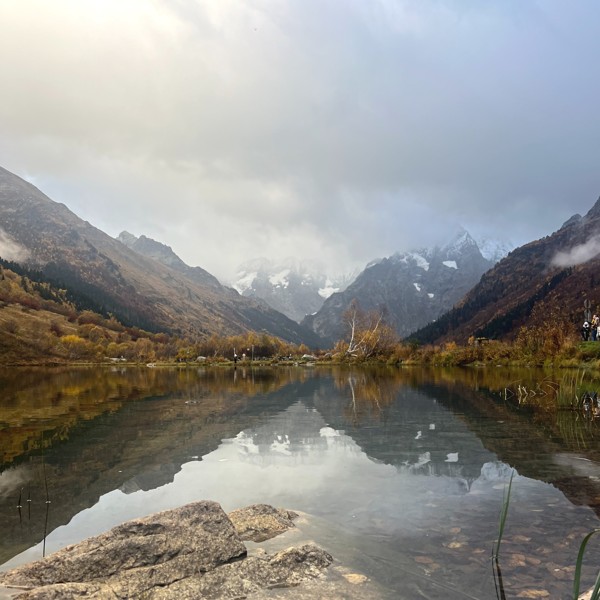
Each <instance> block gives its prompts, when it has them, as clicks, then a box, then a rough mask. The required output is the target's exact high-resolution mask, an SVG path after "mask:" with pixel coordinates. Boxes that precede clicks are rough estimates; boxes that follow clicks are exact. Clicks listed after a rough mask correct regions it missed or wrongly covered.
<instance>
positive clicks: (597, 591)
mask: <svg viewBox="0 0 600 600" xmlns="http://www.w3.org/2000/svg"><path fill="white" fill-rule="evenodd" d="M598 532H600V529H594V530H593V531H590V533H588V534H587V535H586V536H585V537H584V538H583V542H581V546H580V547H579V553H578V555H577V563H576V565H575V579H574V581H573V600H577V599H578V598H579V587H580V583H581V568H582V566H583V556H584V554H585V549H586V547H587V544H588V542H589V541H590V539H591V538H592V536H594V535H595V534H597V533H598ZM599 598H600V571H599V572H598V576H597V577H596V583H595V585H594V589H593V590H592V595H591V596H590V597H589V600H598V599H599Z"/></svg>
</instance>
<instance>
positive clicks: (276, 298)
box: [232, 257, 348, 322]
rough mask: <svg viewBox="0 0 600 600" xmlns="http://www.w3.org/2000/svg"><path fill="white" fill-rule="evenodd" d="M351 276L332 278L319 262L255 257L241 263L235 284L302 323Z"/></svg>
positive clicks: (244, 293)
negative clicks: (272, 259)
mask: <svg viewBox="0 0 600 600" xmlns="http://www.w3.org/2000/svg"><path fill="white" fill-rule="evenodd" d="M347 283H348V279H347V278H344V277H332V276H329V275H327V274H326V273H325V272H324V268H323V267H322V265H320V264H319V263H318V262H317V261H310V260H299V259H297V258H294V257H290V258H286V259H285V260H283V261H281V262H275V261H271V260H268V259H266V258H255V259H252V260H249V261H247V262H245V263H244V264H243V265H240V267H238V270H237V278H236V280H235V282H233V284H232V287H233V288H234V289H236V290H237V291H238V292H239V293H240V294H242V295H243V296H253V297H257V298H262V299H263V300H265V302H267V303H268V304H269V305H270V306H271V307H273V308H275V309H276V310H278V311H280V312H282V313H283V314H285V315H287V316H288V317H290V318H291V319H294V320H295V321H298V322H300V321H301V320H302V319H303V318H304V317H305V316H306V315H307V314H312V313H314V312H316V311H318V310H319V308H320V307H321V305H322V304H323V301H324V300H325V299H326V298H328V297H329V296H331V295H332V294H333V293H335V292H337V291H340V290H341V289H343V288H345V287H346V285H347Z"/></svg>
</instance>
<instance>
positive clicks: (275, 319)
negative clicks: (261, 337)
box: [0, 168, 321, 346]
mask: <svg viewBox="0 0 600 600" xmlns="http://www.w3.org/2000/svg"><path fill="white" fill-rule="evenodd" d="M148 243H149V242H148V241H147V240H142V242H141V244H140V245H146V244H148ZM136 244H137V242H136ZM150 245H152V244H150ZM0 257H1V258H4V259H7V260H12V261H15V262H18V263H21V264H27V265H29V266H31V267H33V268H36V269H38V270H40V271H42V272H43V273H44V275H45V276H46V277H48V278H51V279H53V280H55V281H58V282H60V283H61V284H62V285H63V286H64V287H68V288H70V289H73V290H75V291H76V292H77V294H78V295H79V296H85V297H87V298H88V300H89V302H90V304H91V305H92V306H90V307H91V308H92V309H94V310H97V311H98V312H100V313H101V314H108V313H111V314H114V315H115V317H116V318H117V319H119V320H120V321H122V322H123V323H125V324H128V325H135V326H138V327H141V328H143V329H147V330H149V331H170V332H174V333H179V334H190V335H195V336H208V335H210V334H213V333H215V334H219V335H233V334H237V333H242V332H244V331H248V330H255V331H263V330H264V331H267V332H268V333H270V334H272V335H276V336H278V337H281V338H282V339H284V340H287V341H291V342H295V343H301V342H303V343H306V344H307V345H309V346H318V345H320V344H321V341H320V340H319V338H318V337H317V336H315V335H314V333H312V332H310V331H307V330H306V329H304V328H302V327H301V326H299V325H298V324H297V323H295V322H294V321H292V320H291V319H289V318H287V317H286V316H284V315H282V314H281V313H278V312H277V311H275V310H273V309H272V308H270V307H269V306H268V305H267V304H266V303H264V302H261V301H258V300H256V299H251V298H243V297H241V296H240V295H239V294H238V293H237V292H236V291H235V290H233V289H230V288H227V287H224V286H221V285H220V284H219V283H218V281H217V280H216V279H215V278H214V277H212V276H211V275H210V274H208V273H206V272H205V271H204V270H202V269H199V270H196V269H193V268H191V267H187V265H185V264H179V263H178V262H177V261H176V260H174V259H173V264H171V265H168V264H164V262H160V261H158V260H155V258H156V257H152V258H151V257H149V256H148V255H145V254H141V253H140V252H138V251H135V250H132V249H131V248H129V247H128V246H126V245H125V244H123V243H121V242H120V241H118V240H115V239H113V238H111V237H110V236H108V235H107V234H105V233H104V232H102V231H100V230H99V229H97V228H96V227H93V226H92V225H90V224H89V223H88V222H86V221H83V220H82V219H80V218H79V217H77V215H75V214H74V213H72V212H71V211H70V210H69V209H68V208H67V207H66V206H64V205H63V204H59V203H56V202H54V201H52V200H50V198H48V197H47V196H46V195H44V194H43V193H42V192H41V191H40V190H38V189H37V188H36V187H35V186H33V185H31V184H30V183H27V182H26V181H24V180H23V179H21V178H20V177H18V176H16V175H14V174H12V173H10V172H9V171H7V170H5V169H2V168H0Z"/></svg>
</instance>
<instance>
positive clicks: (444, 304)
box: [303, 229, 493, 342]
mask: <svg viewBox="0 0 600 600" xmlns="http://www.w3.org/2000/svg"><path fill="white" fill-rule="evenodd" d="M492 265H493V262H492V261H491V260H488V259H486V258H484V257H483V256H482V253H481V250H480V249H479V246H478V245H477V243H476V242H475V240H474V239H473V238H472V237H471V236H470V235H469V233H468V232H467V231H465V230H464V229H463V230H460V231H458V232H457V233H456V234H455V235H454V236H453V237H452V238H451V239H450V240H449V241H448V243H446V244H445V245H444V246H442V247H434V248H421V249H418V250H414V251H411V252H403V253H396V254H394V255H392V256H390V257H388V258H383V259H381V260H377V261H374V262H372V263H370V264H369V265H368V266H367V267H366V268H365V270H364V271H363V272H362V273H360V274H359V275H358V277H357V278H356V279H355V281H354V282H353V283H352V284H350V285H349V286H348V287H347V289H346V290H345V291H343V292H339V293H335V294H333V295H332V296H331V297H329V298H328V299H327V300H326V301H325V303H324V304H323V307H322V308H321V309H320V310H319V311H318V312H317V313H316V314H315V315H310V316H308V317H306V319H304V321H303V324H304V325H306V326H307V327H310V328H311V329H312V330H313V331H314V332H316V333H318V334H319V335H320V336H322V337H324V338H326V339H327V340H329V341H330V342H333V341H335V340H337V339H342V338H343V337H344V336H345V335H346V334H347V333H348V332H347V327H346V325H345V323H344V321H343V316H344V313H345V312H346V310H347V309H348V308H349V306H350V304H351V303H352V302H353V301H356V302H358V305H359V307H360V308H361V309H362V310H364V311H367V312H368V311H377V312H379V313H382V314H383V315H384V318H385V321H386V322H387V323H388V324H389V325H390V326H391V327H393V328H394V329H395V331H396V332H397V333H398V334H399V335H400V336H402V337H406V336H408V335H409V334H411V333H412V332H414V331H416V330H417V329H419V328H420V327H423V326H424V325H426V324H428V323H430V322H431V321H434V320H435V319H437V318H438V317H439V316H440V315H442V314H443V313H445V312H446V311H448V310H450V308H452V306H453V305H454V304H455V303H457V302H458V301H459V300H460V299H461V298H462V297H463V296H464V295H465V294H466V293H467V292H468V291H469V290H470V289H471V288H472V287H473V286H474V285H475V284H476V283H477V282H478V281H479V279H480V278H481V276H482V275H483V273H485V272H486V271H487V270H488V269H489V268H490V267H492Z"/></svg>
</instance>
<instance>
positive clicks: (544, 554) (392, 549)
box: [0, 366, 600, 600]
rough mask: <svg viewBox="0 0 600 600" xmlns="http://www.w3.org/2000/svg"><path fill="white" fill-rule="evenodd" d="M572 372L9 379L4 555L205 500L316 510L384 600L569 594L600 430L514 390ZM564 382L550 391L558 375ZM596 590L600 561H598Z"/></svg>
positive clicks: (113, 370)
mask: <svg viewBox="0 0 600 600" xmlns="http://www.w3.org/2000/svg"><path fill="white" fill-rule="evenodd" d="M561 376H562V375H561V374H560V373H558V374H552V373H546V372H541V371H535V370H522V371H512V370H508V369H504V368H496V369H422V368H417V367H410V368H409V367H404V368H400V369H398V368H389V369H349V368H348V369H333V368H332V369H328V368H321V367H318V368H310V367H298V366H289V367H276V368H272V369H260V368H251V367H244V366H241V367H240V366H238V367H237V368H236V369H233V368H232V369H227V368H213V369H211V368H182V369H167V368H164V369H163V368H154V369H152V368H131V367H123V368H121V367H107V368H80V369H66V368H65V369H52V370H51V369H20V368H19V369H17V368H15V369H7V370H2V371H0V385H1V388H0V389H1V390H2V391H1V392H0V564H1V565H2V567H1V568H2V569H3V570H6V569H8V568H10V567H13V566H15V565H17V564H21V563H23V562H27V561H30V560H34V559H38V558H41V557H42V555H43V554H44V553H46V554H48V553H50V552H52V551H54V550H57V549H59V548H62V547H64V546H65V545H67V544H70V543H73V542H76V541H79V540H81V539H83V538H86V537H89V536H91V535H95V534H98V533H100V532H102V531H105V530H106V529H109V528H110V527H112V526H114V525H117V524H118V523H120V522H122V521H124V520H127V519H130V518H133V517H139V516H143V515H147V514H149V513H152V512H156V511H158V510H164V509H168V508H173V507H176V506H180V505H182V504H185V503H188V502H192V501H195V500H201V499H211V500H216V501H217V502H219V503H221V505H222V506H223V508H224V509H225V510H226V511H230V510H233V509H235V508H239V507H242V506H246V505H249V504H253V503H268V504H272V505H274V506H277V507H285V508H288V509H292V510H297V511H300V512H301V513H307V514H308V515H309V518H308V522H307V525H306V528H305V530H304V534H305V535H310V536H311V537H312V539H314V541H315V542H316V543H318V544H319V545H321V546H322V547H324V548H325V549H326V550H328V551H329V552H330V553H331V554H332V555H333V556H334V558H336V560H338V561H339V562H341V563H342V564H344V565H347V566H348V567H349V568H351V569H352V570H353V571H354V572H359V573H362V574H365V575H367V576H368V577H369V579H370V580H371V581H372V582H374V583H375V584H376V585H377V586H378V587H379V589H380V593H381V597H382V598H400V599H407V600H408V599H416V598H427V599H434V598H436V599H437V598H439V599H442V598H444V599H464V598H470V599H482V600H488V599H490V598H495V597H502V596H501V595H500V594H501V593H502V591H497V585H498V583H497V582H496V583H495V581H494V577H493V570H492V561H491V552H492V548H493V546H494V542H495V540H496V539H497V537H498V523H499V516H500V511H501V509H502V505H503V500H504V498H505V496H506V489H507V485H508V482H509V480H510V478H511V474H512V476H513V483H512V490H511V495H510V506H509V511H508V519H507V525H506V530H505V532H504V536H503V540H502V545H501V549H500V561H499V564H500V567H501V574H502V580H501V585H502V587H503V590H504V593H505V594H506V597H509V598H516V597H525V598H543V597H547V598H552V599H556V598H571V597H572V592H571V590H572V585H573V573H574V568H575V561H576V558H577V553H578V550H579V545H580V543H581V541H582V539H583V537H584V536H585V535H586V534H587V533H589V532H590V531H591V530H593V529H594V528H597V527H600V522H599V519H598V515H599V514H600V422H598V421H597V420H593V419H588V418H585V417H584V415H583V414H581V413H579V412H576V411H555V410H551V409H549V408H548V407H547V406H546V408H536V407H535V406H533V405H532V403H531V402H529V401H526V402H521V403H519V402H517V400H516V397H515V396H511V394H510V393H509V392H507V389H508V390H514V389H515V388H516V386H517V385H519V384H522V385H525V386H526V387H527V388H528V389H534V388H536V386H537V388H536V389H538V395H539V394H540V392H539V390H541V389H543V386H540V382H543V383H546V382H550V381H554V382H556V381H559V380H560V378H561ZM546 389H550V387H548V386H547V387H546ZM586 565H589V566H586V569H585V573H584V574H585V583H586V585H587V586H588V587H589V586H590V585H591V584H592V583H593V580H594V579H595V575H596V571H595V570H594V568H593V567H594V565H600V541H599V540H595V539H594V538H593V539H592V541H591V542H590V544H589V550H588V554H587V557H586Z"/></svg>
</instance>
